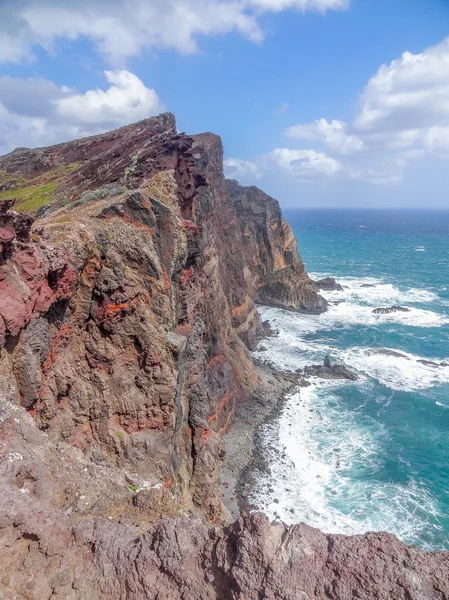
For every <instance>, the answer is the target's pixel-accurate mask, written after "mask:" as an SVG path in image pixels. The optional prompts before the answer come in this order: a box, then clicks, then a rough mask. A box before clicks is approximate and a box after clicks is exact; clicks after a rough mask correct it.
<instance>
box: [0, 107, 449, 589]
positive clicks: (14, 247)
mask: <svg viewBox="0 0 449 600" xmlns="http://www.w3.org/2000/svg"><path fill="white" fill-rule="evenodd" d="M48 190H53V191H52V192H51V194H52V195H51V197H50V196H47V195H48V194H50V192H49V191H48ZM0 197H3V198H4V201H3V202H2V203H1V204H0V488H1V489H0V494H1V498H2V502H1V503H0V540H1V543H0V561H1V564H2V572H1V574H0V578H1V579H0V582H1V583H0V593H1V594H2V595H3V597H4V598H7V599H11V600H13V599H14V600H17V599H18V598H20V599H21V598H26V599H27V600H43V599H44V600H45V599H49V598H53V597H61V598H67V599H69V600H70V599H84V598H89V599H93V600H95V599H96V598H111V599H114V598H121V599H122V598H129V599H131V600H133V599H140V598H142V599H143V598H155V599H156V598H158V599H159V600H162V599H167V600H168V599H176V598H183V599H184V600H185V599H189V598H192V599H193V598H195V600H196V599H200V598H204V599H206V598H207V599H208V598H223V599H227V598H253V597H255V595H256V597H259V598H262V597H265V598H285V599H290V598H292V599H293V598H295V599H296V598H304V599H305V598H334V597H335V598H337V597H338V598H346V597H347V598H350V597H351V598H354V597H357V593H358V592H357V589H360V590H361V592H360V594H361V595H359V596H358V597H361V598H371V597H372V598H375V597H376V598H383V597H385V598H387V597H388V596H387V595H384V596H382V595H377V596H376V595H374V594H375V591H374V590H375V589H377V590H379V589H380V591H382V590H383V589H385V590H388V593H390V592H391V593H392V594H393V595H392V596H391V594H390V597H398V598H399V597H402V596H395V595H394V594H395V593H396V591H397V590H399V587H400V588H401V589H402V590H404V596H403V597H404V598H406V597H407V598H415V596H413V595H412V594H413V593H415V591H416V590H421V591H422V590H424V591H425V592H426V593H427V597H429V598H443V597H444V595H443V594H444V593H446V591H445V588H444V585H446V583H445V580H444V578H442V576H440V572H441V570H442V569H443V567H444V566H445V565H446V564H447V557H446V555H444V554H441V555H434V556H431V555H430V556H428V555H424V554H421V553H419V552H418V551H415V550H410V549H407V548H405V546H403V545H401V544H399V542H397V541H396V540H394V538H390V537H388V536H386V537H383V536H378V537H374V538H366V539H365V538H363V537H361V538H355V539H353V540H351V539H349V541H345V540H346V538H341V539H340V538H338V537H336V538H328V537H325V536H323V534H320V533H319V532H316V531H314V530H310V529H308V528H304V527H303V526H299V527H297V528H292V529H290V530H287V529H286V528H284V527H283V526H280V525H278V526H273V527H271V526H270V525H269V524H268V523H267V521H265V520H264V519H262V518H261V517H251V518H250V519H249V520H246V521H239V522H237V523H236V524H234V525H233V526H232V527H231V528H227V529H226V528H225V529H221V528H220V527H218V526H217V528H213V529H211V528H209V527H210V526H211V525H212V524H215V525H219V524H222V523H224V522H225V521H226V516H225V515H224V514H223V507H222V501H221V493H220V491H219V486H218V480H219V473H220V466H221V463H222V459H223V457H224V453H225V447H224V442H223V433H224V432H225V431H226V430H227V429H228V428H229V427H230V425H231V423H232V418H233V414H234V408H235V406H236V403H237V402H243V401H245V400H247V399H248V398H249V397H250V396H251V394H252V393H254V391H255V390H258V391H259V393H261V390H260V389H259V387H260V382H259V380H258V377H257V374H256V372H255V370H254V367H253V363H252V361H251V357H250V354H249V351H248V348H253V347H255V345H256V342H257V340H258V339H259V338H260V337H261V336H262V335H264V334H265V333H267V328H266V325H264V324H263V323H261V321H260V319H259V315H258V313H257V310H256V306H255V302H262V303H266V304H270V305H273V306H279V307H281V308H287V309H289V310H298V311H308V312H320V311H322V310H325V309H326V302H325V301H324V300H323V299H322V298H321V297H320V296H319V295H318V293H317V289H316V286H315V284H314V283H313V282H312V281H311V280H310V279H309V277H308V275H307V274H306V272H305V270H304V267H303V265H302V262H301V259H300V257H299V254H298V252H297V247H296V242H295V240H294V237H293V234H292V232H291V230H290V228H289V227H288V225H287V224H286V223H285V221H283V219H282V216H281V213H280V210H279V206H278V204H277V202H276V201H274V200H273V199H271V198H269V197H268V196H266V195H265V194H263V192H261V191H260V190H258V189H257V188H242V187H240V186H239V185H238V184H237V183H235V182H226V180H225V178H224V176H223V169H222V147H221V142H220V139H219V138H218V137H217V136H214V135H212V134H203V135H199V136H187V135H185V134H179V133H178V132H177V130H176V125H175V121H174V117H173V116H172V115H170V114H167V115H162V116H161V117H157V118H152V119H147V120H145V121H142V122H140V123H137V124H135V125H131V126H128V127H124V128H122V129H119V130H117V131H114V132H110V133H107V134H104V135H101V136H94V137H91V138H86V139H83V140H78V141H75V142H70V143H67V144H61V145H58V146H53V147H50V148H44V149H38V150H26V149H19V150H17V151H15V152H13V153H11V154H9V155H7V156H4V157H0ZM16 199H17V203H16V205H17V206H18V207H19V208H23V207H24V206H31V207H33V212H35V213H37V214H38V215H43V218H40V219H38V220H37V221H36V222H34V223H33V218H32V217H29V216H28V215H25V214H22V213H20V212H15V211H14V210H13V208H14V206H15V205H14V202H15V200H16ZM38 205H39V207H38ZM183 515H190V516H195V519H192V518H190V519H188V518H181V517H182V516H183ZM167 516H169V517H177V519H174V518H173V519H172V520H168V521H167V520H166V521H162V522H160V521H161V519H163V518H164V517H167ZM332 540H334V541H332ZM389 544H392V548H393V550H394V554H392V553H391V552H387V546H388V545H389ZM334 546H335V548H340V547H341V550H339V551H338V553H336V554H335V553H334V554H333V552H334V550H333V549H332V548H333V547H334ZM376 552H377V553H378V554H379V557H378V559H376V560H378V561H381V562H378V567H379V569H377V568H374V567H373V565H374V564H375V562H374V558H373V557H374V556H375V555H376V556H377V554H376ZM356 555H357V557H358V559H359V560H360V557H361V556H362V558H363V560H361V561H360V564H355V563H356V561H355V556H356ZM393 556H401V557H402V556H404V557H406V558H404V559H403V560H402V558H401V559H400V560H399V559H397V560H396V558H395V559H393ZM331 557H335V561H336V564H335V566H331V565H333V563H332V561H333V560H334V558H331ZM343 559H344V560H347V561H349V562H347V564H348V565H349V570H348V571H346V570H344V566H343V563H342V562H341V561H342V560H343ZM363 561H365V562H363ZM401 561H402V562H401ZM404 561H405V562H404ZM312 567H313V568H312ZM372 567H373V568H374V571H372ZM387 567H388V568H387ZM370 569H371V571H372V572H371V571H370ZM382 569H383V572H382V573H383V574H382V573H381V570H382ZM298 573H299V574H300V575H298ZM381 580H385V586H386V587H384V588H379V585H380V583H379V582H380V581H381ZM446 580H447V579H446ZM285 582H287V584H285ZM382 585H384V584H382ZM376 586H377V588H376ZM349 590H351V591H349ZM405 590H407V593H408V594H409V595H408V596H406V595H405ZM356 592H357V593H356ZM382 593H383V592H382ZM416 593H418V592H416ZM420 593H421V592H420ZM330 594H334V595H330ZM345 594H346V595H345ZM348 594H352V595H351V596H349V595H348ZM364 594H365V595H364ZM432 594H433V595H432ZM438 594H439V595H438ZM418 597H419V596H418V595H416V598H418ZM422 597H424V596H422Z"/></svg>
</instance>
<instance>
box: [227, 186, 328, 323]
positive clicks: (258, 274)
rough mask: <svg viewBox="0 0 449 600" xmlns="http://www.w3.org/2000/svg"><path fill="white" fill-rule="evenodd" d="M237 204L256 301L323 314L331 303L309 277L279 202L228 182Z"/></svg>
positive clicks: (247, 276)
mask: <svg viewBox="0 0 449 600" xmlns="http://www.w3.org/2000/svg"><path fill="white" fill-rule="evenodd" d="M226 184H227V190H228V193H229V194H230V197H231V198H232V201H233V203H234V207H235V211H236V215H237V219H238V223H239V228H240V232H241V240H242V250H243V254H244V257H245V270H244V275H245V281H246V283H247V285H248V287H249V290H250V291H251V293H252V295H253V297H254V298H255V300H256V302H259V303H260V304H265V305H268V306H275V307H277V308H283V309H286V310H294V311H300V312H305V313H321V312H324V311H326V310H327V302H326V300H324V298H322V297H321V296H320V295H319V294H317V290H316V286H315V284H314V283H313V281H312V280H311V279H310V278H309V276H308V275H307V273H306V271H305V269H304V265H303V263H302V260H301V257H300V256H299V253H298V245H297V242H296V239H295V237H294V235H293V232H292V230H291V228H290V226H289V225H288V223H287V222H286V221H285V220H284V219H283V218H282V213H281V210H280V208H279V204H278V202H277V201H276V200H274V199H273V198H271V197H270V196H268V195H267V194H265V193H264V192H262V191H261V190H259V189H258V188H257V187H242V186H241V185H239V184H238V183H237V182H236V181H233V180H229V181H227V182H226Z"/></svg>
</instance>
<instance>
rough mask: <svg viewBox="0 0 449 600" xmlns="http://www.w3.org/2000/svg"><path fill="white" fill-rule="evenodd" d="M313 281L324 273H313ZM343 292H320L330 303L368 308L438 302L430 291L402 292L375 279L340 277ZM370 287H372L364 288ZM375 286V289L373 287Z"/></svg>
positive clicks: (414, 290) (416, 289) (413, 289)
mask: <svg viewBox="0 0 449 600" xmlns="http://www.w3.org/2000/svg"><path fill="white" fill-rule="evenodd" d="M311 277H312V279H315V280H316V279H320V278H322V277H324V274H323V273H313V274H312V275H311ZM337 281H338V283H340V284H341V285H342V286H343V287H344V290H343V291H335V292H328V291H320V294H321V295H322V296H324V297H325V298H326V300H330V301H342V300H343V301H345V302H350V303H362V304H366V305H368V306H373V307H374V306H392V305H394V304H422V303H424V304H426V303H432V302H435V301H438V299H439V297H438V294H436V293H435V292H432V291H430V290H423V289H418V288H409V289H407V290H400V289H399V288H397V287H395V286H394V285H392V284H391V283H385V282H383V281H382V280H380V279H376V278H375V277H362V278H353V277H339V278H338V279H337ZM364 286H370V287H364ZM371 286H374V287H371Z"/></svg>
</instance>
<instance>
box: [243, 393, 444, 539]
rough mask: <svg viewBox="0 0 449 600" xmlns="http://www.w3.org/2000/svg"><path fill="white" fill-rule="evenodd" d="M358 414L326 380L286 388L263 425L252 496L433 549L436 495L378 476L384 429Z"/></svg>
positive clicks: (324, 521)
mask: <svg viewBox="0 0 449 600" xmlns="http://www.w3.org/2000/svg"><path fill="white" fill-rule="evenodd" d="M357 418H358V419H359V421H358V422H357V421H356V416H355V413H353V412H349V411H347V410H345V409H344V407H342V406H341V405H340V403H339V401H338V398H337V397H335V396H333V395H332V393H331V392H330V391H329V389H327V388H326V387H325V388H322V387H317V386H311V387H310V388H305V389H302V390H301V393H300V394H298V393H296V394H293V395H291V396H290V397H289V398H288V400H287V404H286V407H285V410H284V411H283V414H282V415H281V417H280V419H279V421H278V422H276V423H274V424H271V425H267V426H266V427H265V430H264V432H263V440H264V441H263V443H264V446H265V447H264V455H265V456H266V457H267V460H268V462H269V465H270V468H269V471H268V473H267V474H264V475H262V476H261V478H260V479H259V480H258V483H257V485H256V487H255V488H254V490H253V491H252V493H251V494H250V499H251V501H253V502H255V503H256V504H257V505H258V506H259V507H260V508H261V509H262V510H263V511H264V512H266V513H267V514H268V515H269V516H270V517H271V518H280V519H282V521H284V522H286V523H295V522H298V520H302V521H305V522H306V523H308V524H309V525H311V526H314V527H318V528H320V529H322V530H323V531H325V532H327V533H343V534H348V535H349V534H359V533H365V532H366V531H389V532H391V533H394V534H396V535H397V536H398V537H399V538H401V539H402V540H404V541H405V542H408V543H416V541H417V540H419V541H420V544H421V546H422V547H423V548H425V549H428V550H432V549H434V546H433V544H432V535H431V534H432V532H430V531H429V516H433V517H434V519H433V520H434V522H437V520H438V517H439V516H440V515H439V512H438V508H437V504H436V501H435V499H434V498H433V497H432V495H431V493H430V492H429V491H428V490H427V489H425V488H423V487H421V486H418V485H417V483H416V482H414V481H411V482H410V483H408V484H404V485H402V484H399V483H391V482H386V481H381V480H380V475H379V473H381V471H382V465H381V457H382V453H383V447H384V445H385V444H386V442H387V441H388V440H387V438H388V432H387V431H386V430H385V428H384V427H383V426H382V425H381V424H379V423H377V422H373V421H372V420H369V419H368V418H365V420H364V421H363V420H362V422H360V418H361V416H360V414H358V415H357ZM435 527H436V526H435ZM433 533H435V532H433Z"/></svg>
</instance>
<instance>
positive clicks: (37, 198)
mask: <svg viewBox="0 0 449 600" xmlns="http://www.w3.org/2000/svg"><path fill="white" fill-rule="evenodd" d="M57 187H58V182H57V181H52V182H50V183H46V184H44V185H30V186H28V187H22V188H14V189H12V190H7V191H6V192H0V198H1V199H2V200H11V199H12V198H16V199H17V202H16V204H15V205H14V210H18V211H19V212H26V213H30V214H32V215H34V214H35V213H36V212H37V210H38V209H39V208H40V207H41V206H45V205H46V204H48V203H49V202H51V200H52V199H53V195H54V193H55V191H56V188H57Z"/></svg>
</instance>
